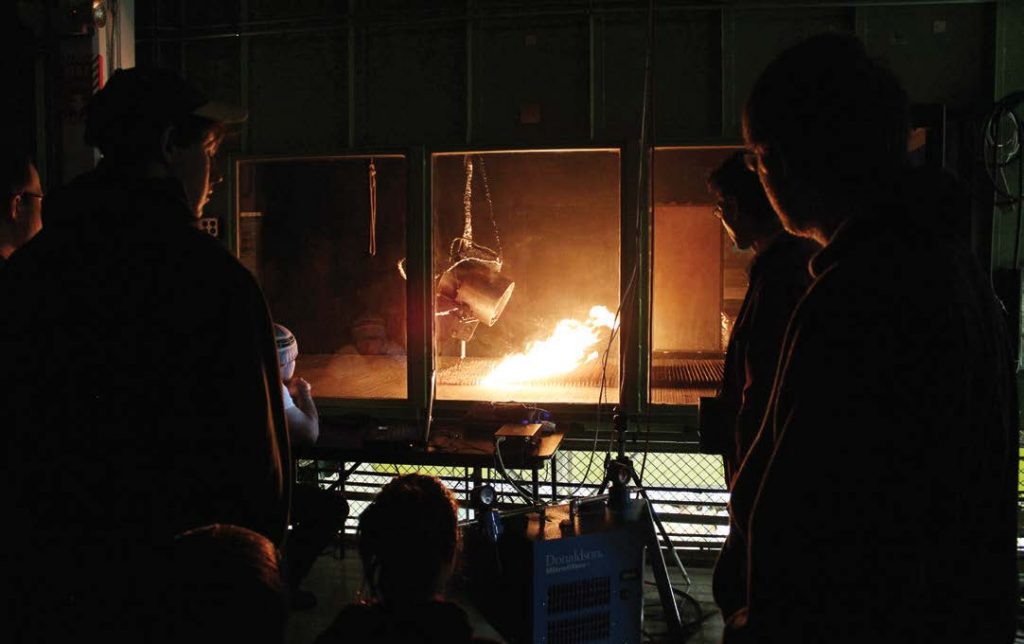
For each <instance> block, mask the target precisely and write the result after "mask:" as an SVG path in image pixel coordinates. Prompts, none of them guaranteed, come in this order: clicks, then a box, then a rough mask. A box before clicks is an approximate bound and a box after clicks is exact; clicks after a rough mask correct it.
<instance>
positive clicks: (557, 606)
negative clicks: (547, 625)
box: [547, 577, 612, 615]
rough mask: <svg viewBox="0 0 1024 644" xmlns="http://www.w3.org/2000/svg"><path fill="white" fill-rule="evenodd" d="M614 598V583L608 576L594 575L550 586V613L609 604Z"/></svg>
mask: <svg viewBox="0 0 1024 644" xmlns="http://www.w3.org/2000/svg"><path fill="white" fill-rule="evenodd" d="M611 598H612V583H611V580H610V579H609V578H608V577H594V578H592V579H583V580H580V581H575V582H572V583H569V584H556V585H554V586H550V587H549V588H548V603H547V607H548V614H549V615H550V614H554V613H567V612H570V611H578V610H583V609H585V608H593V607H594V606H607V605H608V604H609V603H610V602H611Z"/></svg>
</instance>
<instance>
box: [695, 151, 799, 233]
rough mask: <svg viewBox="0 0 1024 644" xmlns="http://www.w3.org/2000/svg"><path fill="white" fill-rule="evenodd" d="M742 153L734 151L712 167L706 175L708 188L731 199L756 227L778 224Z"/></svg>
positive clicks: (771, 226) (757, 180) (755, 176)
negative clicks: (719, 163) (718, 164)
mask: <svg viewBox="0 0 1024 644" xmlns="http://www.w3.org/2000/svg"><path fill="white" fill-rule="evenodd" d="M743 155H744V153H743V151H737V152H735V153H733V154H731V155H729V157H728V158H727V159H726V160H725V161H723V162H722V164H721V165H720V166H718V167H717V168H715V169H714V170H713V171H712V172H711V174H710V175H709V176H708V182H707V183H708V190H710V191H711V192H712V193H715V194H717V195H719V196H721V197H724V198H731V199H735V200H736V205H737V206H738V207H739V208H740V210H741V211H742V212H743V215H744V216H745V217H747V218H748V219H750V220H751V221H752V222H754V224H755V225H757V226H758V227H759V228H762V229H768V228H781V227H782V224H781V223H780V222H779V218H778V216H777V215H776V214H775V210H773V209H772V205H771V203H770V202H769V201H768V196H767V195H765V193H764V188H763V187H761V180H760V179H758V178H757V175H756V174H754V173H753V172H751V171H750V170H749V169H748V168H747V166H746V164H744V162H743Z"/></svg>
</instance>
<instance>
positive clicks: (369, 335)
mask: <svg viewBox="0 0 1024 644" xmlns="http://www.w3.org/2000/svg"><path fill="white" fill-rule="evenodd" d="M352 343H353V344H354V345H355V346H356V351H358V352H359V353H360V354H361V355H364V356H376V355H381V354H383V353H384V352H385V350H386V349H387V343H388V332H387V328H386V327H385V325H384V318H382V317H381V316H379V315H376V314H374V313H366V314H363V315H360V316H359V317H357V318H356V319H355V320H353V321H352Z"/></svg>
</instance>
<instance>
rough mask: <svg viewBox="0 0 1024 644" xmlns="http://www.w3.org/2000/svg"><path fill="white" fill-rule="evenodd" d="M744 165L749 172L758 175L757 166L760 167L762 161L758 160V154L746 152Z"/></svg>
mask: <svg viewBox="0 0 1024 644" xmlns="http://www.w3.org/2000/svg"><path fill="white" fill-rule="evenodd" d="M743 165H744V166H746V168H747V170H750V171H751V172H753V173H754V174H757V166H758V165H760V161H759V160H758V158H757V152H752V151H750V150H748V151H746V152H744V153H743Z"/></svg>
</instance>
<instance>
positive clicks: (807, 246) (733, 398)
mask: <svg viewBox="0 0 1024 644" xmlns="http://www.w3.org/2000/svg"><path fill="white" fill-rule="evenodd" d="M817 249H818V246H817V244H814V243H813V242H811V241H809V240H806V239H802V238H798V237H793V236H792V235H789V234H787V233H781V236H780V237H779V238H778V239H776V240H775V242H774V243H773V244H772V245H771V246H769V247H768V248H767V249H765V250H764V251H763V252H762V253H761V254H759V255H758V256H756V257H755V258H754V260H753V262H751V265H750V286H749V287H748V288H747V293H746V296H745V297H744V298H743V305H742V306H741V307H740V312H739V315H737V316H736V324H735V325H734V326H733V330H732V335H731V336H730V337H729V346H728V348H727V350H726V354H725V377H724V378H723V381H722V390H721V393H720V394H719V401H721V402H720V405H721V412H720V413H721V418H722V421H723V422H721V423H720V424H719V427H718V428H717V431H718V433H719V434H720V435H719V436H717V437H715V438H714V439H713V440H714V442H716V443H717V444H718V445H719V450H718V451H719V453H721V454H722V458H723V464H724V466H725V475H726V483H727V484H728V486H729V487H730V488H731V487H732V478H733V476H735V474H736V472H737V471H738V470H739V467H740V464H741V463H742V462H743V459H744V458H745V457H746V455H747V451H748V450H749V449H750V446H751V445H752V444H753V442H754V438H755V437H756V436H757V433H758V431H759V430H760V429H761V421H762V420H763V418H764V412H765V409H766V408H767V407H768V399H769V398H770V396H771V392H772V384H773V383H774V382H775V370H776V368H777V367H778V363H779V352H780V351H781V350H782V340H783V337H784V336H785V333H786V327H787V326H788V325H789V319H790V316H791V315H792V314H793V311H794V310H796V306H797V304H798V303H799V302H800V298H802V297H803V295H804V293H805V292H806V291H807V287H808V286H809V285H810V283H811V272H810V266H809V265H808V264H809V262H810V259H811V256H812V255H813V254H814V252H815V251H816V250H817ZM712 431H714V428H712V427H704V426H702V427H701V432H702V436H701V439H702V441H704V440H707V438H708V437H707V436H705V434H706V433H709V432H712ZM746 567H747V544H746V542H745V541H744V540H743V534H742V532H740V531H738V530H732V529H731V530H730V532H729V536H728V538H727V539H726V542H725V544H724V545H723V546H722V551H721V553H720V554H719V557H718V561H717V562H716V564H715V571H714V576H713V579H712V591H713V594H714V597H715V602H716V603H717V604H718V606H719V608H720V609H721V611H722V614H723V615H725V616H726V617H728V616H729V615H731V614H732V613H733V612H735V611H737V610H739V609H740V608H741V607H742V606H743V604H744V596H745V593H746V581H747V580H746V577H747V573H746Z"/></svg>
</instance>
